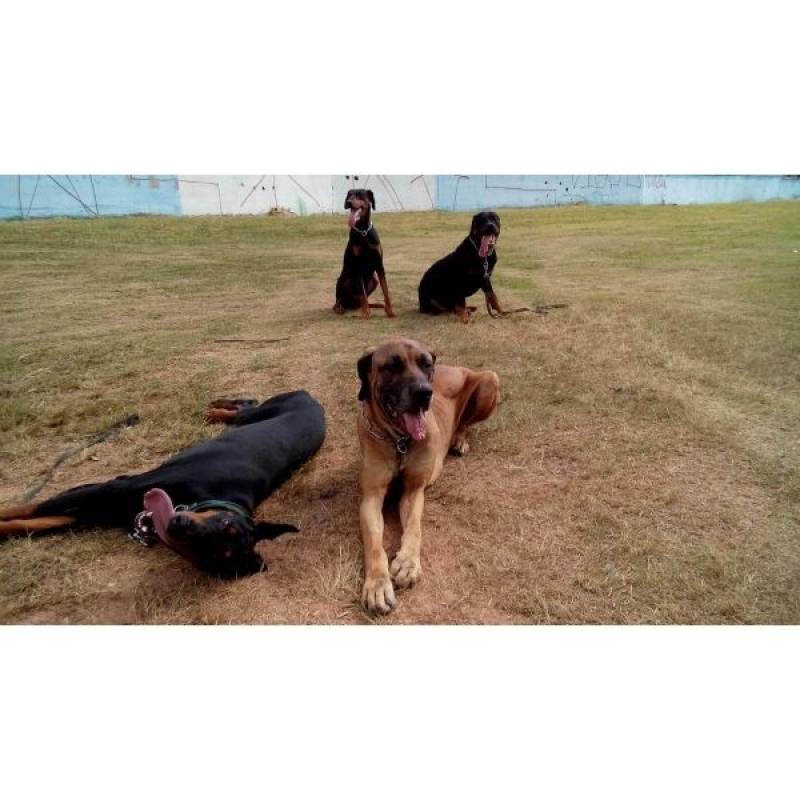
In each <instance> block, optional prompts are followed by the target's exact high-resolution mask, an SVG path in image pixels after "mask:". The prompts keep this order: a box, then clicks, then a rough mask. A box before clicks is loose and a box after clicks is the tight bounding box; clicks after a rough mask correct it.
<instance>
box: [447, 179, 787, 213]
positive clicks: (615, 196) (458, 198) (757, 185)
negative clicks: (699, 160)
mask: <svg viewBox="0 0 800 800" xmlns="http://www.w3.org/2000/svg"><path fill="white" fill-rule="evenodd" d="M790 198H791V199H795V198H800V180H798V179H797V178H788V177H782V176H773V175H719V176H718V175H440V176H439V177H438V178H437V180H436V207H437V208H439V209H442V210H446V211H472V210H475V209H480V208H508V207H512V208H513V207H528V206H556V205H570V204H573V203H587V204H589V205H654V204H662V203H677V204H680V205H683V204H690V203H731V202H736V201H740V200H752V201H763V200H775V199H790Z"/></svg>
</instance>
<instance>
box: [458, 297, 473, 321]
mask: <svg viewBox="0 0 800 800" xmlns="http://www.w3.org/2000/svg"><path fill="white" fill-rule="evenodd" d="M455 312H456V317H458V319H460V320H461V322H463V323H464V324H465V325H466V323H468V322H469V321H470V319H472V313H471V312H470V310H469V308H468V307H467V301H466V300H459V301H458V302H457V303H456V308H455Z"/></svg>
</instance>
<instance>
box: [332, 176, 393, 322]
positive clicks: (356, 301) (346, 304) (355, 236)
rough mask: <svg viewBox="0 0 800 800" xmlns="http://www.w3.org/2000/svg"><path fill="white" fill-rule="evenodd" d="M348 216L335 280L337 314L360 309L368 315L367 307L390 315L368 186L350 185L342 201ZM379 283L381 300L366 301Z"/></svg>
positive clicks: (381, 254) (384, 271) (371, 198)
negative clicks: (346, 232) (356, 186)
mask: <svg viewBox="0 0 800 800" xmlns="http://www.w3.org/2000/svg"><path fill="white" fill-rule="evenodd" d="M344 207H345V209H349V211H350V216H349V217H348V218H347V225H348V227H349V229H350V233H349V235H348V237H347V247H346V248H345V251H344V262H343V263H342V271H341V274H340V275H339V279H338V280H337V281H336V303H335V305H334V306H333V310H334V311H335V312H336V313H337V314H344V313H345V311H355V310H357V309H359V308H360V309H361V315H362V316H363V317H364V318H369V310H370V308H383V309H384V310H385V311H386V316H387V317H393V316H394V311H393V309H392V301H391V298H390V297H389V286H388V285H387V283H386V270H385V269H384V267H383V247H382V246H381V240H380V237H379V236H378V231H377V230H375V226H374V225H373V224H372V211H373V209H374V208H375V195H374V194H373V193H372V191H371V190H369V189H351V190H350V191H349V192H348V193H347V197H345V201H344ZM378 284H380V287H381V291H382V292H383V303H370V302H369V296H370V295H371V294H372V293H373V292H374V291H375V289H376V288H377V286H378Z"/></svg>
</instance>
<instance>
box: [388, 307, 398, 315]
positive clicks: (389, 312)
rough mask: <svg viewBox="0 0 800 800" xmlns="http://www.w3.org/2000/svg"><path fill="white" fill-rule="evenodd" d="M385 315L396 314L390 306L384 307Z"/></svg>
mask: <svg viewBox="0 0 800 800" xmlns="http://www.w3.org/2000/svg"><path fill="white" fill-rule="evenodd" d="M386 316H387V317H396V316H397V314H395V313H394V309H393V308H392V307H391V306H387V307H386Z"/></svg>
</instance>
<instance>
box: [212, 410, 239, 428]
mask: <svg viewBox="0 0 800 800" xmlns="http://www.w3.org/2000/svg"><path fill="white" fill-rule="evenodd" d="M237 413H238V412H237V411H232V410H231V409H229V408H209V409H208V411H206V416H205V421H206V422H207V423H208V424H209V425H214V424H224V425H227V424H229V423H230V422H232V421H233V418H234V417H235V416H236V414H237Z"/></svg>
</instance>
